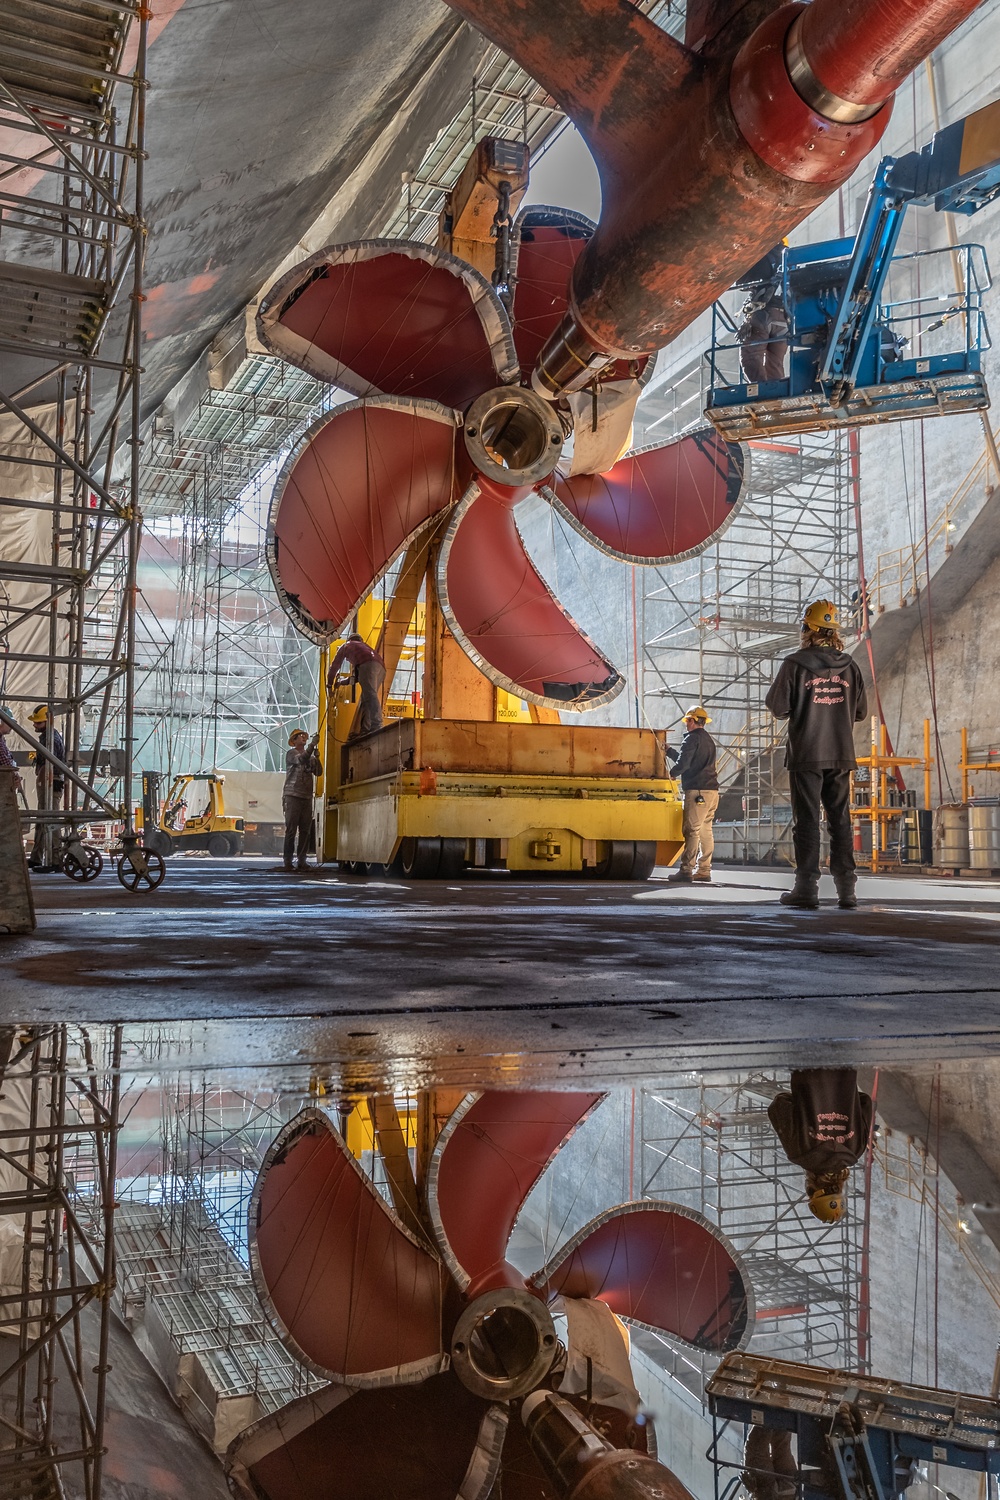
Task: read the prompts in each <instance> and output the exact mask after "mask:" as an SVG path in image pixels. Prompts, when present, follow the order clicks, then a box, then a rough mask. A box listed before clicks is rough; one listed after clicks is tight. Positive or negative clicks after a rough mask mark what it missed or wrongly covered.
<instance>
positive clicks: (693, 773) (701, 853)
mask: <svg viewBox="0 0 1000 1500" xmlns="http://www.w3.org/2000/svg"><path fill="white" fill-rule="evenodd" d="M711 722H712V721H711V719H710V718H709V717H708V714H707V712H706V710H705V709H704V708H703V707H702V706H701V704H700V703H699V704H696V706H695V707H694V708H689V709H688V711H687V713H686V714H685V715H684V728H685V730H686V731H687V733H686V734H685V735H684V738H683V739H682V740H681V748H680V749H679V750H674V749H672V748H671V747H670V746H669V745H668V746H667V756H668V758H669V759H670V760H671V761H672V762H673V768H674V775H675V776H676V777H677V778H678V779H679V780H680V784H681V791H682V792H683V793H684V821H683V824H682V830H683V833H684V850H683V853H682V854H681V862H680V864H679V865H678V867H677V869H676V870H675V871H674V873H673V874H672V875H669V876H668V877H667V879H668V880H669V881H670V882H671V883H672V884H673V885H691V884H692V883H694V884H698V885H711V883H712V854H713V853H714V851H715V837H714V835H713V832H712V825H713V823H714V821H715V813H716V809H717V808H718V806H719V778H718V776H717V774H716V770H715V741H714V740H713V738H712V736H711V735H710V734H709V732H708V730H707V729H706V727H705V726H706V724H711Z"/></svg>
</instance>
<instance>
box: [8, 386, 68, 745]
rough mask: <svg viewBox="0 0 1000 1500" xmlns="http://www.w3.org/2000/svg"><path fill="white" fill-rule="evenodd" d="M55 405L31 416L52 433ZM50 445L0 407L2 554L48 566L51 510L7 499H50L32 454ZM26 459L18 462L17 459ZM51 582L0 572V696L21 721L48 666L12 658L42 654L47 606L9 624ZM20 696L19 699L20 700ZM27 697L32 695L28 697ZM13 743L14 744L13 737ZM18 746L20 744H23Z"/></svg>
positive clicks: (63, 638) (46, 453) (61, 644)
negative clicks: (1, 575) (21, 505)
mask: <svg viewBox="0 0 1000 1500" xmlns="http://www.w3.org/2000/svg"><path fill="white" fill-rule="evenodd" d="M55 413H56V408H55V406H54V405H51V406H36V407H33V408H32V410H31V413H30V415H31V418H32V420H33V421H34V422H36V423H37V424H38V426H39V427H41V428H43V430H44V431H45V432H48V433H52V432H53V431H54V428H55ZM52 456H53V455H52V450H51V449H50V448H49V447H47V445H46V444H45V443H44V442H42V440H41V438H38V437H36V436H35V435H34V433H32V432H31V431H30V430H29V429H28V428H27V427H25V425H24V423H23V422H21V421H20V420H19V418H17V417H15V416H14V415H13V414H12V413H10V412H0V497H2V498H3V500H4V502H5V503H4V504H2V505H0V560H2V561H3V562H15V563H36V564H39V565H41V566H42V567H48V566H50V565H51V562H52V512H51V511H50V510H48V509H46V510H31V509H27V508H25V509H23V510H22V509H19V508H18V507H17V506H16V505H11V504H9V503H6V502H9V501H11V500H34V501H40V502H41V503H42V504H45V505H48V504H49V502H51V500H52V483H53V472H54V471H53V470H52V469H50V468H45V467H42V465H41V464H36V463H35V462H34V460H36V459H41V460H50V459H51V458H52ZM24 459H26V460H28V462H18V461H15V460H24ZM51 591H52V590H51V586H50V585H49V584H48V583H47V582H45V581H39V582H37V583H35V582H31V583H25V582H20V581H16V580H13V579H9V578H0V702H6V703H7V704H8V705H9V707H10V709H11V712H12V713H13V714H14V716H15V717H16V718H18V719H20V720H21V722H22V723H23V722H25V720H26V718H27V714H28V713H30V711H31V708H32V706H33V705H34V703H40V702H44V700H45V697H46V693H47V689H48V667H47V666H46V664H45V663H44V662H15V661H11V660H10V659H9V657H10V656H12V655H14V654H15V653H31V654H33V655H45V654H46V653H47V652H48V650H49V620H50V617H49V612H48V610H46V611H45V612H44V613H43V614H39V615H31V616H29V617H28V618H27V619H26V620H23V621H22V622H21V623H20V624H14V625H13V627H11V624H10V622H11V621H13V620H16V619H17V617H18V615H19V614H20V612H21V611H22V610H23V609H25V608H27V607H29V606H31V605H33V604H37V603H39V602H40V601H41V600H43V599H46V598H47V597H48V596H49V594H50V593H51ZM68 598H69V596H68V595H63V596H62V599H61V600H60V610H59V613H60V620H59V626H58V635H57V644H56V651H57V654H59V655H65V653H66V643H67V641H68V637H69V626H68V624H67V621H66V602H68ZM65 682H66V669H65V667H60V668H59V669H58V671H57V673H56V696H57V697H59V696H62V695H63V694H64V693H65V691H66V688H65ZM19 699H21V700H24V701H21V702H19V701H18V700H19ZM27 700H31V701H30V702H29V701H27ZM11 745H12V748H14V749H17V748H18V746H17V744H16V742H15V741H14V740H13V738H12V740H11ZM20 748H22V749H23V748H24V747H23V746H21V747H20Z"/></svg>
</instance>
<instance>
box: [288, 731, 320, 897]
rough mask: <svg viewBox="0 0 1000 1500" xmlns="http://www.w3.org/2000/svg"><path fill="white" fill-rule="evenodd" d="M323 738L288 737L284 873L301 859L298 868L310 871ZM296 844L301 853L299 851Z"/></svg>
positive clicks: (298, 734)
mask: <svg viewBox="0 0 1000 1500" xmlns="http://www.w3.org/2000/svg"><path fill="white" fill-rule="evenodd" d="M318 740H319V735H318V734H314V735H313V737H312V739H309V738H308V736H307V734H306V732H305V730H304V729H293V730H292V732H291V734H290V735H289V736H288V753H287V754H286V756H285V784H284V786H283V787H282V789H281V810H282V812H283V813H284V815H285V842H284V847H283V849H282V857H283V860H284V866H283V867H284V869H286V870H292V869H294V868H295V866H294V865H293V863H292V856H293V855H294V854H296V852H297V855H298V868H299V869H300V870H308V869H309V859H308V855H309V840H310V837H311V836H312V826H313V797H314V796H315V793H316V782H315V778H316V777H317V776H322V774H323V763H322V761H321V760H320V758H319V756H318V755H317V754H316V745H317V742H318ZM296 841H298V850H297V851H296V847H295V845H296Z"/></svg>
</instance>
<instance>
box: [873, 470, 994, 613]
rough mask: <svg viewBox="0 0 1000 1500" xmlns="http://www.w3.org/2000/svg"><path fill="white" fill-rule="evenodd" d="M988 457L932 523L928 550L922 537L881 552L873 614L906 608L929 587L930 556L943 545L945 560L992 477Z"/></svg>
mask: <svg viewBox="0 0 1000 1500" xmlns="http://www.w3.org/2000/svg"><path fill="white" fill-rule="evenodd" d="M989 463H990V461H989V455H988V454H987V452H986V450H985V448H984V449H983V452H982V453H981V454H980V456H979V457H978V458H977V459H976V462H975V463H974V464H973V466H972V468H971V469H970V470H969V472H968V473H967V474H966V475H965V478H964V479H963V480H962V482H961V484H960V485H959V486H958V488H957V489H956V490H955V493H954V494H953V495H952V496H951V499H950V500H949V501H948V503H947V504H946V505H945V507H944V509H943V510H942V511H941V512H940V514H939V515H937V516H935V518H934V520H933V521H932V522H931V525H930V528H929V530H928V533H927V545H926V547H925V545H924V540H923V537H921V539H920V541H919V542H915V543H913V545H911V546H909V547H892V548H890V549H889V550H888V551H886V552H880V553H879V554H878V557H877V558H876V561H875V572H874V574H873V575H872V577H871V578H869V580H868V590H869V593H868V608H869V610H870V612H871V614H872V615H880V614H884V613H885V611H886V610H887V609H904V608H905V607H906V605H908V604H909V603H910V602H911V601H912V600H914V599H916V598H917V597H918V595H919V594H920V591H921V589H923V588H925V587H926V585H927V556H928V554H929V553H931V554H935V553H937V552H938V551H939V549H940V548H941V547H942V545H943V555H944V556H945V557H946V556H947V555H948V553H949V552H950V551H951V549H952V547H953V546H954V544H955V533H956V532H957V531H958V528H959V526H960V524H961V522H962V520H963V519H971V517H966V516H965V515H964V514H963V512H964V509H965V507H966V506H967V503H968V501H969V498H970V496H971V495H972V494H973V492H974V490H975V489H976V486H977V485H979V484H983V485H984V486H985V484H986V481H987V480H988V478H989V474H990V467H989Z"/></svg>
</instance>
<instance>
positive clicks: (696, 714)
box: [684, 703, 712, 724]
mask: <svg viewBox="0 0 1000 1500" xmlns="http://www.w3.org/2000/svg"><path fill="white" fill-rule="evenodd" d="M684 717H685V719H697V720H698V723H699V724H711V722H712V721H711V719H710V718H709V717H708V710H707V709H704V708H702V706H701V704H700V703H696V704H695V706H694V708H689V709H688V711H687V713H686V714H685V715H684Z"/></svg>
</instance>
